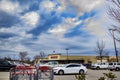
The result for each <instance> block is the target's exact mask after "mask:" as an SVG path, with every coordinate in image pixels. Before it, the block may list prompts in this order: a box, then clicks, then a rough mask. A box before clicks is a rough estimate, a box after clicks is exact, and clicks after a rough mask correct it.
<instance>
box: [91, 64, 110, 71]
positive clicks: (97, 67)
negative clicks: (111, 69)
mask: <svg viewBox="0 0 120 80" xmlns="http://www.w3.org/2000/svg"><path fill="white" fill-rule="evenodd" d="M91 69H97V70H99V69H108V63H106V62H99V63H95V64H92V66H91Z"/></svg>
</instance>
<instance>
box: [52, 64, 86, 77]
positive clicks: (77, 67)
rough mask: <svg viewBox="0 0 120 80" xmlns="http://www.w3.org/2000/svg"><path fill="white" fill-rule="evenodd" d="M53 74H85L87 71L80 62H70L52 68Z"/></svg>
mask: <svg viewBox="0 0 120 80" xmlns="http://www.w3.org/2000/svg"><path fill="white" fill-rule="evenodd" d="M53 70H54V73H55V74H60V75H63V74H85V73H87V68H86V67H85V66H83V65H82V64H76V63H71V64H67V65H64V66H61V67H55V68H53Z"/></svg>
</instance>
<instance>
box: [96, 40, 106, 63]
mask: <svg viewBox="0 0 120 80" xmlns="http://www.w3.org/2000/svg"><path fill="white" fill-rule="evenodd" d="M96 44H97V45H96V49H95V51H96V53H97V54H99V56H98V58H100V60H101V62H102V58H103V55H104V53H103V52H104V49H105V44H104V42H103V41H101V42H99V41H97V43H96Z"/></svg>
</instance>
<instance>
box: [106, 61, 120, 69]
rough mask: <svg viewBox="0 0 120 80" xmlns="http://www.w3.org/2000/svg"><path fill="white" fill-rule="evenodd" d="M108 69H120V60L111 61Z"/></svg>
mask: <svg viewBox="0 0 120 80" xmlns="http://www.w3.org/2000/svg"><path fill="white" fill-rule="evenodd" d="M108 69H109V70H110V71H112V70H116V71H118V70H120V62H110V63H109V66H108Z"/></svg>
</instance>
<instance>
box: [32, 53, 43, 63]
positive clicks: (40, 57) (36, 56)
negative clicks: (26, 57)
mask: <svg viewBox="0 0 120 80" xmlns="http://www.w3.org/2000/svg"><path fill="white" fill-rule="evenodd" d="M44 58H45V53H44V52H43V51H41V52H40V54H38V55H35V56H34V59H41V62H42V61H43V59H44Z"/></svg>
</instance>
